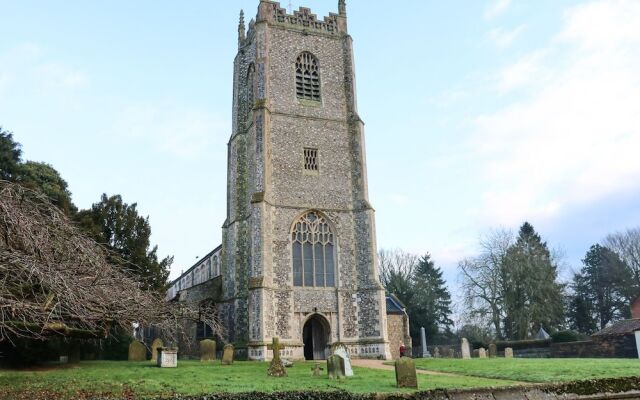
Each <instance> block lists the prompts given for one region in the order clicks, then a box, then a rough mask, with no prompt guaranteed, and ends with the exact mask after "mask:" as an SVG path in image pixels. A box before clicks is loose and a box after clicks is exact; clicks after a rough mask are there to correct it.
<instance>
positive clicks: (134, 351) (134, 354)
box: [129, 340, 147, 361]
mask: <svg viewBox="0 0 640 400" xmlns="http://www.w3.org/2000/svg"><path fill="white" fill-rule="evenodd" d="M146 360H147V348H146V347H145V346H144V344H142V342H139V341H137V340H134V341H133V342H131V344H130V345H129V361H146Z"/></svg>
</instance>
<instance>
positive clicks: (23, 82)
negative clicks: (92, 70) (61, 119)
mask: <svg viewBox="0 0 640 400" xmlns="http://www.w3.org/2000/svg"><path fill="white" fill-rule="evenodd" d="M89 83H90V79H89V76H88V75H87V74H86V73H85V72H83V71H81V70H80V69H78V68H76V67H74V66H72V65H68V64H65V63H63V62H60V61H59V60H58V57H56V56H55V55H52V54H48V53H47V52H46V51H45V50H44V49H43V48H42V47H40V46H38V45H37V44H35V43H23V44H21V45H18V46H15V47H13V48H10V49H8V50H7V51H6V52H5V53H4V54H0V101H2V100H9V101H10V100H11V92H12V91H19V92H20V93H36V94H37V95H38V96H40V95H47V96H53V97H55V98H57V99H58V101H59V99H61V98H63V97H64V96H66V95H68V94H71V93H72V92H74V91H75V90H78V89H82V88H84V87H86V86H87V85H88V84H89Z"/></svg>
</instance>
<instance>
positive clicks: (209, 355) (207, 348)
mask: <svg viewBox="0 0 640 400" xmlns="http://www.w3.org/2000/svg"><path fill="white" fill-rule="evenodd" d="M215 360H216V342H215V340H211V339H205V340H203V341H201V342H200V361H204V362H208V361H215Z"/></svg>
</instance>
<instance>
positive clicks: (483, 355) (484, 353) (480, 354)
mask: <svg viewBox="0 0 640 400" xmlns="http://www.w3.org/2000/svg"><path fill="white" fill-rule="evenodd" d="M478 357H480V358H487V351H486V350H485V349H484V347H480V348H479V349H478Z"/></svg>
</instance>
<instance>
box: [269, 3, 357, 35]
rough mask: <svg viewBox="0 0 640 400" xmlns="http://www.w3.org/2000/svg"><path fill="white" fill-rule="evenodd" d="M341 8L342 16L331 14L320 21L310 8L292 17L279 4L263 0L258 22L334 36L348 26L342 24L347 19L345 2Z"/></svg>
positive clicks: (300, 10) (299, 11) (304, 8)
mask: <svg viewBox="0 0 640 400" xmlns="http://www.w3.org/2000/svg"><path fill="white" fill-rule="evenodd" d="M339 7H340V14H335V13H330V14H329V16H326V17H324V19H318V16H317V15H316V14H314V13H312V12H311V9H309V8H306V7H300V8H299V9H298V10H297V11H294V12H293V15H292V14H288V13H287V9H286V8H284V7H281V6H280V3H278V2H275V1H268V0H261V1H260V9H259V11H258V18H257V20H258V21H260V20H267V21H269V22H271V23H273V24H275V25H280V26H285V27H290V28H295V29H301V30H310V31H316V32H322V33H325V34H331V35H334V34H337V33H339V32H342V31H346V29H345V28H346V25H345V24H343V23H340V22H341V21H340V19H341V18H344V17H346V12H345V9H344V1H341V2H340V5H339ZM345 33H346V32H345Z"/></svg>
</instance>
